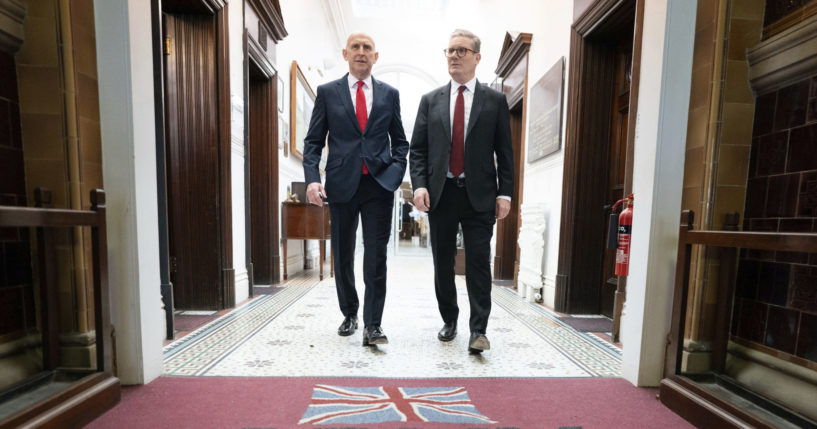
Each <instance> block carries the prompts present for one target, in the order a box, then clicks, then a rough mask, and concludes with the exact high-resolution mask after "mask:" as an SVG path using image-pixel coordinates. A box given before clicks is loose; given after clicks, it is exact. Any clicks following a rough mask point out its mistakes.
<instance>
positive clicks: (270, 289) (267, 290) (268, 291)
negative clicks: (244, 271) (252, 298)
mask: <svg viewBox="0 0 817 429" xmlns="http://www.w3.org/2000/svg"><path fill="white" fill-rule="evenodd" d="M283 289H284V288H283V287H281V286H253V288H252V293H253V295H275V294H276V293H278V292H280V291H281V290H283Z"/></svg>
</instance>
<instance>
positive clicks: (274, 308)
mask: <svg viewBox="0 0 817 429" xmlns="http://www.w3.org/2000/svg"><path fill="white" fill-rule="evenodd" d="M316 284H317V281H316V280H312V279H310V278H309V277H306V276H304V277H301V278H298V279H293V280H291V281H290V282H289V283H287V286H286V287H285V288H284V290H282V291H281V292H279V293H276V294H275V295H265V296H261V297H259V298H256V299H254V300H252V301H250V302H249V303H247V304H246V305H244V306H242V307H240V308H237V309H236V310H234V311H232V312H230V313H229V314H227V315H225V316H223V317H221V318H219V319H217V320H215V321H213V322H211V323H208V324H207V325H205V326H202V327H201V328H199V329H198V330H196V331H195V332H193V333H191V334H189V335H187V336H186V337H184V338H182V339H180V340H178V341H175V342H173V343H171V344H168V345H167V346H166V347H165V348H164V374H165V375H176V376H197V375H203V374H204V373H205V372H206V371H207V370H208V369H209V368H211V367H212V366H213V365H215V364H216V363H218V362H219V361H220V360H221V359H222V358H223V357H224V356H226V355H227V354H228V353H230V352H231V351H232V350H235V349H236V348H237V347H238V346H240V345H241V344H242V343H244V342H245V341H246V340H247V339H249V338H250V337H251V336H252V335H253V334H255V333H256V332H258V331H259V330H260V329H262V328H263V327H264V326H266V325H267V324H268V323H269V322H270V321H272V320H273V319H275V318H276V317H277V316H278V315H279V314H281V313H282V312H283V311H285V310H286V309H287V308H288V307H289V306H290V305H291V304H292V303H294V302H295V301H297V300H298V299H300V298H301V297H303V296H304V295H305V294H306V293H308V292H309V291H310V290H312V288H313V287H314V286H315V285H316ZM492 297H493V299H494V302H495V303H496V304H497V305H499V306H501V307H502V308H504V309H505V310H506V311H508V313H509V314H511V315H513V316H514V317H515V318H517V319H518V320H519V321H520V322H522V323H523V324H524V325H525V326H527V327H528V328H529V329H531V330H532V331H533V332H535V333H536V334H537V335H538V336H539V337H541V338H542V339H543V340H544V341H546V342H547V343H549V344H550V345H552V346H553V347H555V348H556V349H557V350H559V351H560V352H561V353H562V354H563V355H564V356H566V357H567V358H568V359H570V360H571V361H572V362H574V363H575V364H576V365H578V366H580V367H581V368H583V369H584V370H585V371H587V372H588V374H591V375H593V376H597V377H618V376H620V374H621V350H620V349H619V348H618V347H616V346H615V345H613V344H610V343H609V342H606V341H604V340H602V339H601V338H598V337H596V336H595V335H591V334H588V333H584V332H579V331H576V330H575V329H573V328H571V327H570V326H569V325H567V324H565V323H564V322H562V321H561V320H559V318H558V316H557V315H556V314H554V313H552V312H551V311H549V310H548V309H546V308H544V307H542V306H539V305H534V304H531V303H528V302H526V301H524V300H522V299H520V298H519V297H518V296H517V295H516V294H515V293H514V292H513V291H511V290H509V289H506V288H503V287H494V293H493V294H492ZM489 330H490V328H489Z"/></svg>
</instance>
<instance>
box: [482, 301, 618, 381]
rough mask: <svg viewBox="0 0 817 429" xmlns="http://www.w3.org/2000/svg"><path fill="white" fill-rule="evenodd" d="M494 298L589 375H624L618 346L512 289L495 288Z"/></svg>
mask: <svg viewBox="0 0 817 429" xmlns="http://www.w3.org/2000/svg"><path fill="white" fill-rule="evenodd" d="M492 298H493V300H494V303H496V304H497V305H499V306H501V307H502V308H504V309H505V310H507V311H508V313H510V314H511V315H513V316H514V317H516V318H517V319H518V320H519V321H520V322H522V323H523V324H524V325H525V326H527V327H528V328H530V329H531V330H532V331H534V332H535V333H536V334H537V335H539V336H540V337H541V338H542V339H543V340H544V341H546V342H547V343H549V344H550V345H552V346H553V347H555V348H556V349H557V350H559V351H561V352H562V354H564V355H565V356H566V357H568V358H569V359H570V360H572V361H573V362H574V363H576V364H577V365H579V366H581V367H582V368H584V369H585V370H587V371H588V372H589V373H590V374H592V375H594V376H597V377H619V376H620V375H621V349H619V348H618V347H616V346H615V345H613V344H611V343H609V342H607V341H604V340H602V339H601V338H599V337H597V336H595V335H591V334H588V333H585V332H579V331H577V330H575V329H573V328H572V327H570V326H569V325H567V324H566V323H564V322H562V321H561V320H559V318H558V316H557V315H556V314H555V313H552V312H551V311H550V310H548V309H546V308H544V307H542V306H540V305H535V304H531V303H529V302H527V301H524V300H522V299H520V298H519V296H517V295H516V293H514V292H513V291H511V290H510V289H506V288H501V287H495V288H494V293H493V294H492ZM543 316H544V317H543ZM488 330H489V331H490V327H489V328H488Z"/></svg>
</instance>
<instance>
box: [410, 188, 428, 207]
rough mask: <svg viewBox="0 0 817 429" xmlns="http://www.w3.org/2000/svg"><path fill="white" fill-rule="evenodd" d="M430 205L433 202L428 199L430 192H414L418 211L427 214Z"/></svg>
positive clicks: (421, 189) (422, 189)
mask: <svg viewBox="0 0 817 429" xmlns="http://www.w3.org/2000/svg"><path fill="white" fill-rule="evenodd" d="M430 204H431V201H430V200H429V198H428V190H426V189H425V188H420V189H418V190H416V191H414V207H417V210H420V211H422V212H427V211H428V208H429V207H428V206H429V205H430Z"/></svg>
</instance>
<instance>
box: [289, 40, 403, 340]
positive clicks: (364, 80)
mask: <svg viewBox="0 0 817 429" xmlns="http://www.w3.org/2000/svg"><path fill="white" fill-rule="evenodd" d="M378 56H379V55H378V52H377V50H376V49H375V45H374V40H373V39H372V38H371V37H370V36H369V35H367V34H363V33H354V34H352V35H350V36H349V38H348V40H347V41H346V48H345V49H343V59H344V60H346V62H348V63H349V73H347V74H345V75H344V76H343V77H342V78H340V79H338V80H336V81H333V82H329V83H327V84H324V85H321V86H319V87H318V94H317V97H316V98H315V108H314V109H313V111H312V119H311V120H310V122H309V131H308V132H307V134H306V137H305V138H304V163H303V165H304V177H305V178H306V183H308V186H307V189H306V196H307V198H308V199H309V202H310V203H312V204H317V205H323V201H322V199H326V200H328V201H329V216H330V218H331V221H332V222H331V224H332V250H333V251H334V254H335V288H336V289H337V293H338V304H339V306H340V310H341V312H342V313H343V316H344V319H343V322H342V323H341V325H340V327H339V328H338V335H341V336H349V335H352V334H353V333H354V332H355V330H356V329H357V327H358V321H357V310H358V307H359V301H358V295H357V290H356V289H355V274H354V258H355V240H356V236H357V224H358V218H360V219H361V223H362V224H363V283H364V284H365V285H366V288H365V293H364V296H363V324H364V327H365V329H364V332H363V345H364V346H368V345H375V344H387V343H388V339H387V338H386V335H385V334H384V333H383V330H382V329H381V328H380V321H381V318H382V316H383V305H384V303H385V301H386V246H387V244H388V241H389V234H390V233H391V213H392V208H393V206H394V197H393V193H394V191H395V190H396V189H397V187H398V186H400V183H402V182H403V175H404V174H405V172H406V155H407V153H408V146H409V144H408V141H406V135H405V132H404V131H403V122H402V121H401V119H400V94H399V93H398V92H397V90H396V89H394V88H393V87H391V86H389V85H387V84H385V83H383V82H381V81H379V80H375V79H374V78H373V77H372V66H373V65H374V63H376V62H377V59H378ZM327 134H328V135H329V139H328V145H329V158H328V159H327V161H326V188H325V189H324V187H323V185H321V176H320V172H319V170H318V164H319V162H320V159H321V152H322V150H323V147H324V145H326V144H327V138H326V137H327Z"/></svg>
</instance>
